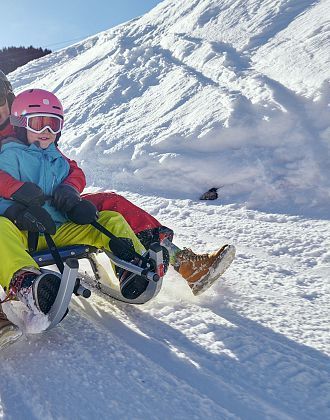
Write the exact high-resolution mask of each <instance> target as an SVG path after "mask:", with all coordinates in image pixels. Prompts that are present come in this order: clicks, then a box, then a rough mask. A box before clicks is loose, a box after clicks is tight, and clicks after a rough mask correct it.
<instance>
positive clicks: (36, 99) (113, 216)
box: [0, 89, 147, 314]
mask: <svg viewBox="0 0 330 420" xmlns="http://www.w3.org/2000/svg"><path fill="white" fill-rule="evenodd" d="M11 123H12V125H13V126H14V127H15V129H16V134H17V137H16V138H15V137H8V138H6V139H5V140H4V141H3V142H2V148H1V152H0V167H1V168H2V169H3V170H5V171H6V172H7V173H8V174H10V175H12V176H14V177H15V178H16V179H18V180H19V181H21V182H22V183H23V186H25V189H24V188H23V189H22V188H20V189H19V190H18V191H17V192H15V193H14V194H13V195H12V199H11V200H7V199H5V198H0V215H2V216H3V217H0V230H1V240H0V255H1V256H2V264H1V265H0V284H1V286H2V287H3V288H4V289H5V290H6V292H7V298H8V299H11V298H18V299H19V300H21V301H22V302H23V303H25V304H26V305H27V306H28V308H29V309H30V310H31V311H39V312H42V313H44V314H47V313H48V312H49V311H50V309H51V307H52V305H53V303H54V301H55V298H56V295H57V292H58V289H59V284H60V279H59V277H57V276H55V275H53V274H52V273H48V274H46V275H45V274H41V273H40V271H39V267H38V265H37V264H36V263H35V261H34V259H33V258H32V257H31V256H30V255H29V254H28V253H27V252H26V249H28V231H30V232H37V231H38V232H40V231H42V232H45V233H49V234H51V235H53V240H54V242H55V244H56V245H57V246H59V247H61V246H68V245H73V244H79V243H81V244H87V245H92V246H95V247H97V248H100V249H102V248H105V249H108V250H110V244H109V239H108V238H107V237H106V236H105V235H104V234H102V233H101V232H99V231H98V230H96V229H95V228H94V227H93V226H91V225H90V224H89V223H91V222H92V221H94V220H95V219H96V218H97V216H98V214H97V209H96V208H95V206H94V205H93V204H92V203H90V202H88V201H86V200H81V198H80V197H79V194H78V193H77V194H76V200H75V202H72V208H70V209H68V210H67V211H66V212H63V211H61V209H59V208H58V207H57V206H56V203H54V202H53V200H51V199H50V198H51V197H52V196H53V192H54V190H56V188H57V187H58V186H59V185H60V184H61V183H62V182H63V180H64V179H65V178H66V177H67V175H68V173H69V164H68V162H67V160H66V159H65V158H64V157H63V155H62V154H61V153H60V152H59V151H58V149H57V148H56V146H55V141H56V140H57V139H58V138H59V135H60V133H61V130H62V128H63V123H64V117H63V108H62V105H61V103H60V101H59V100H58V98H57V97H56V96H55V95H54V94H52V93H51V92H48V91H45V90H42V89H31V90H28V91H24V92H22V93H21V94H20V95H18V96H17V97H16V99H15V100H14V102H13V105H12V114H11ZM22 191H23V192H22ZM28 191H31V192H32V193H33V195H34V199H33V200H32V201H31V200H29V197H28V196H27V192H28ZM77 219H79V221H80V223H83V224H77V223H75V222H76V220H77ZM98 221H99V223H100V224H101V225H102V226H104V227H105V228H106V229H107V230H108V231H109V232H111V233H113V234H114V235H115V236H117V237H120V238H125V240H126V242H127V243H128V244H129V245H130V246H131V252H127V253H126V254H125V255H123V254H119V255H118V253H119V252H120V251H118V250H117V249H113V247H112V246H111V248H112V249H111V251H112V252H113V253H114V254H115V255H117V256H118V257H120V258H122V259H126V260H127V261H130V262H133V263H134V261H132V259H133V258H134V256H135V255H136V254H139V255H142V254H143V253H144V252H145V249H144V247H143V245H142V244H141V243H140V241H139V240H138V238H137V237H136V236H135V234H134V232H133V231H132V229H131V228H130V226H129V225H128V223H127V222H126V220H125V219H124V218H123V216H122V215H120V214H119V213H116V212H113V211H102V212H100V214H99V219H98ZM45 248H47V243H46V241H45V238H44V236H43V235H40V238H39V242H38V250H40V249H45ZM118 277H119V281H120V286H121V292H122V294H123V295H124V296H125V297H126V298H129V299H134V298H136V297H138V296H139V295H140V294H141V293H142V292H143V291H144V290H145V289H146V287H147V281H146V280H145V279H144V278H142V277H140V276H129V281H127V278H128V276H126V273H125V272H124V271H123V270H121V271H120V270H119V271H118Z"/></svg>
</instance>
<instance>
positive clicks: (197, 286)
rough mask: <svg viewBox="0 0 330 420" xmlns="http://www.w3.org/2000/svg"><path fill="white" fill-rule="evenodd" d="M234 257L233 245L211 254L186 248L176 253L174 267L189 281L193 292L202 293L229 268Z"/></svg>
mask: <svg viewBox="0 0 330 420" xmlns="http://www.w3.org/2000/svg"><path fill="white" fill-rule="evenodd" d="M234 258H235V247H234V246H233V245H224V246H223V247H222V248H220V249H219V250H218V251H215V252H212V253H210V254H195V253H194V252H193V251H192V250H191V249H187V248H185V249H183V250H182V251H180V252H178V253H177V254H176V261H175V264H174V268H175V270H176V271H178V272H179V273H180V274H181V276H182V277H183V278H184V279H185V280H186V281H187V283H188V285H189V286H190V288H191V290H192V292H193V294H194V295H200V294H201V293H203V292H204V291H205V290H207V289H208V288H209V287H210V286H211V285H212V284H213V283H214V282H215V281H216V280H217V279H218V278H219V277H220V276H221V275H222V274H223V273H224V272H225V271H226V270H227V268H228V267H229V266H230V264H231V263H232V261H233V259H234Z"/></svg>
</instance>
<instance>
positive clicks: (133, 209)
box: [81, 192, 162, 234]
mask: <svg viewBox="0 0 330 420" xmlns="http://www.w3.org/2000/svg"><path fill="white" fill-rule="evenodd" d="M81 197H82V198H85V199H86V200H89V201H91V202H92V203H93V204H94V205H95V206H96V208H97V209H98V211H102V210H112V211H116V212H118V213H120V214H121V215H123V216H124V217H125V219H126V221H127V222H128V224H129V225H130V226H131V228H132V229H133V231H134V233H135V234H136V233H140V232H142V231H145V230H148V229H154V228H158V227H160V226H162V225H161V223H159V222H158V220H156V219H155V218H154V217H153V216H151V214H149V213H147V212H146V211H144V210H142V209H141V208H140V207H138V206H136V205H135V204H133V203H131V202H130V201H129V200H126V198H124V197H123V196H121V195H118V194H116V193H114V192H101V193H94V194H83V195H82V196H81Z"/></svg>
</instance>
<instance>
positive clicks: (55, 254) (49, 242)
mask: <svg viewBox="0 0 330 420" xmlns="http://www.w3.org/2000/svg"><path fill="white" fill-rule="evenodd" d="M44 235H45V239H46V242H47V245H48V248H49V251H50V253H51V254H52V257H53V259H54V261H55V264H56V265H57V268H58V269H59V270H60V272H61V273H62V274H63V271H64V264H63V261H62V258H61V255H60V253H59V252H58V249H57V247H56V245H55V242H54V241H53V239H52V237H51V236H50V234H49V233H45V234H44Z"/></svg>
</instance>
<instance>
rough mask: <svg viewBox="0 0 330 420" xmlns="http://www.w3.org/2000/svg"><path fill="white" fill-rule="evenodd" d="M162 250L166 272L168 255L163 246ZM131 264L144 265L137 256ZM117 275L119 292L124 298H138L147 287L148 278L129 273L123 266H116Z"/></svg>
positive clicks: (168, 260) (165, 270) (168, 261)
mask: <svg viewBox="0 0 330 420" xmlns="http://www.w3.org/2000/svg"><path fill="white" fill-rule="evenodd" d="M162 250H163V270H164V274H165V273H166V272H167V269H168V266H169V263H170V256H169V253H168V251H167V249H166V248H165V247H163V246H162ZM131 263H132V264H134V265H138V266H139V267H145V265H141V264H142V262H141V261H139V259H138V258H135V259H134V260H133V261H131ZM117 275H118V278H119V284H120V292H121V294H122V295H123V296H124V297H125V298H126V299H136V298H138V297H139V296H140V295H141V294H142V293H143V292H144V291H145V290H146V288H147V287H148V283H149V282H148V280H147V279H145V278H144V277H141V276H139V275H137V274H134V273H131V272H130V271H128V270H124V269H123V268H117Z"/></svg>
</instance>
